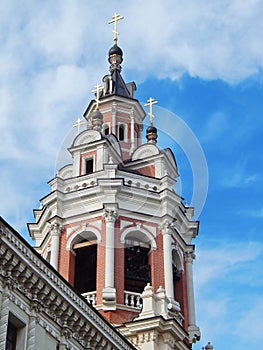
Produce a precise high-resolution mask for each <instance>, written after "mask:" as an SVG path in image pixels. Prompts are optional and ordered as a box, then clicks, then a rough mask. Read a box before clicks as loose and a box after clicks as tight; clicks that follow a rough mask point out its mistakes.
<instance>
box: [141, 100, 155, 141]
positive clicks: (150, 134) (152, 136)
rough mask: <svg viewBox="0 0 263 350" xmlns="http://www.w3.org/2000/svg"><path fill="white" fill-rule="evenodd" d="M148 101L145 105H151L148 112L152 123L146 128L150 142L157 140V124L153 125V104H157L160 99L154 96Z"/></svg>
mask: <svg viewBox="0 0 263 350" xmlns="http://www.w3.org/2000/svg"><path fill="white" fill-rule="evenodd" d="M147 102H148V103H146V104H145V105H144V106H145V107H146V106H149V107H150V111H149V113H148V115H149V116H150V125H149V126H148V128H147V129H146V138H147V140H148V143H156V142H157V138H158V135H157V129H156V127H155V126H153V118H154V115H153V105H155V104H156V103H158V101H154V98H152V97H150V98H149V100H148V101H147Z"/></svg>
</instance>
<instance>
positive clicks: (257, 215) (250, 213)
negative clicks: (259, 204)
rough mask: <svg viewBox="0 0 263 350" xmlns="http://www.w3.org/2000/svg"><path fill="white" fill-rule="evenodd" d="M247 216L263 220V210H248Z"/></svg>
mask: <svg viewBox="0 0 263 350" xmlns="http://www.w3.org/2000/svg"><path fill="white" fill-rule="evenodd" d="M243 214H245V215H246V216H251V217H255V218H263V208H258V209H254V210H247V211H246V212H245V213H243Z"/></svg>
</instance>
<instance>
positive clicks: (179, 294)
mask: <svg viewBox="0 0 263 350" xmlns="http://www.w3.org/2000/svg"><path fill="white" fill-rule="evenodd" d="M172 257H173V284H174V299H175V300H176V301H178V302H179V304H180V306H181V310H182V311H184V283H183V271H184V268H183V262H182V257H181V256H180V252H179V250H178V249H173V252H172Z"/></svg>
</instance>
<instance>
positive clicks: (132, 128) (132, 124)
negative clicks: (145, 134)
mask: <svg viewBox="0 0 263 350" xmlns="http://www.w3.org/2000/svg"><path fill="white" fill-rule="evenodd" d="M134 146H135V145H134V110H133V108H132V110H131V149H130V154H132V152H133V151H134Z"/></svg>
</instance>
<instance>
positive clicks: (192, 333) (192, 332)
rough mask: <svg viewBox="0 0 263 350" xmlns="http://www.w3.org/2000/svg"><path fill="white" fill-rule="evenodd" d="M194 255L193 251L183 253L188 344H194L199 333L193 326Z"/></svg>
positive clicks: (197, 328) (194, 325) (198, 337)
mask: <svg viewBox="0 0 263 350" xmlns="http://www.w3.org/2000/svg"><path fill="white" fill-rule="evenodd" d="M194 259H195V254H194V252H193V251H188V252H185V261H186V268H185V270H186V289H187V301H188V319H189V321H188V323H189V324H188V334H189V335H188V339H189V341H190V343H195V342H196V341H197V340H199V339H200V336H201V333H200V329H199V327H197V326H196V324H195V322H196V321H195V303H194V282H193V261H194Z"/></svg>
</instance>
